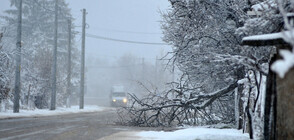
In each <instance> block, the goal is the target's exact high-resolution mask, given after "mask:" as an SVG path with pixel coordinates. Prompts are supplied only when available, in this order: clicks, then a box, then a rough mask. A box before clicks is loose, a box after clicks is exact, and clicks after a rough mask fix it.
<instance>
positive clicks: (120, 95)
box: [112, 92, 126, 97]
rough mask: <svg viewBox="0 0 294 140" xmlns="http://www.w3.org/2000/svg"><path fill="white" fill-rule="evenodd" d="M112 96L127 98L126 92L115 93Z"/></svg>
mask: <svg viewBox="0 0 294 140" xmlns="http://www.w3.org/2000/svg"><path fill="white" fill-rule="evenodd" d="M112 96H114V97H126V93H124V92H115V93H112Z"/></svg>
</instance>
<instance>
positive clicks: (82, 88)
mask: <svg viewBox="0 0 294 140" xmlns="http://www.w3.org/2000/svg"><path fill="white" fill-rule="evenodd" d="M82 26H83V30H82V59H81V60H82V62H81V88H80V90H81V91H80V109H84V91H85V90H84V89H85V35H86V9H83V25H82Z"/></svg>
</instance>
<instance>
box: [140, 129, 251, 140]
mask: <svg viewBox="0 0 294 140" xmlns="http://www.w3.org/2000/svg"><path fill="white" fill-rule="evenodd" d="M136 135H137V136H139V137H141V138H140V139H141V140H151V139H152V140H249V135H248V134H247V133H245V134H243V133H242V131H240V130H236V129H216V128H202V127H196V128H187V129H181V130H177V131H174V132H163V131H161V132H155V131H146V132H139V133H137V134H136Z"/></svg>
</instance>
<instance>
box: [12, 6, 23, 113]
mask: <svg viewBox="0 0 294 140" xmlns="http://www.w3.org/2000/svg"><path fill="white" fill-rule="evenodd" d="M21 22H22V0H19V5H18V26H17V36H16V58H15V63H16V68H15V85H14V86H15V87H14V91H15V93H14V103H13V112H14V113H18V112H19V94H20V69H21V45H22V44H21Z"/></svg>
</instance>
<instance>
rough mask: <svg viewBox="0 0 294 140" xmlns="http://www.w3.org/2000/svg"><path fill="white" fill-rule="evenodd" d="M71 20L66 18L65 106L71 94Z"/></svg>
mask: <svg viewBox="0 0 294 140" xmlns="http://www.w3.org/2000/svg"><path fill="white" fill-rule="evenodd" d="M70 81H71V20H70V19H69V20H68V55H67V88H66V90H67V91H66V93H67V99H66V107H67V108H69V107H70V96H71V83H70Z"/></svg>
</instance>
